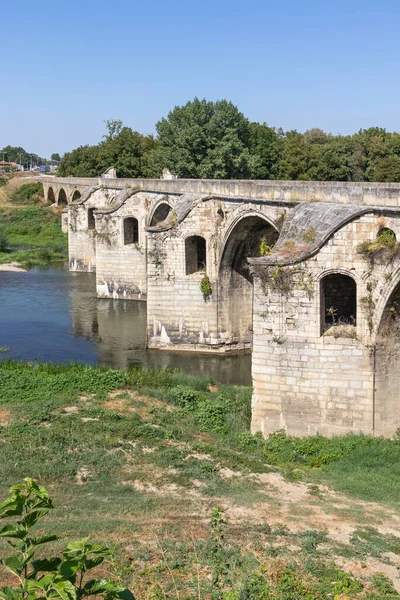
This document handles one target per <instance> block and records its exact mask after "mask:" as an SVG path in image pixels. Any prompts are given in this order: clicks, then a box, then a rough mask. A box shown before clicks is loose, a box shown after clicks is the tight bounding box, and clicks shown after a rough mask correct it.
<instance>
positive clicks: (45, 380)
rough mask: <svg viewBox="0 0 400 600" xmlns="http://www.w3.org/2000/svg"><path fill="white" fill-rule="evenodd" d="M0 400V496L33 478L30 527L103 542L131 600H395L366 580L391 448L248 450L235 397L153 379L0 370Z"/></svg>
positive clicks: (242, 396) (111, 569)
mask: <svg viewBox="0 0 400 600" xmlns="http://www.w3.org/2000/svg"><path fill="white" fill-rule="evenodd" d="M0 397H1V399H2V406H1V411H0V427H1V438H2V441H3V443H2V461H1V463H0V494H1V495H4V494H5V493H6V488H7V487H8V486H10V485H11V484H13V483H15V482H16V481H19V480H20V479H22V478H23V477H26V476H32V477H37V478H38V479H39V480H40V481H42V482H44V483H45V484H46V486H47V487H48V488H49V490H50V491H51V495H52V497H53V498H54V501H55V505H56V508H55V509H54V510H52V511H51V512H50V513H49V514H48V515H47V516H46V521H47V522H48V525H47V526H46V529H47V530H49V531H50V532H51V533H54V534H57V535H60V534H61V535H62V536H67V537H68V538H77V537H79V538H82V537H85V536H89V535H90V537H91V538H95V541H96V544H104V543H108V544H109V549H110V550H111V554H110V556H109V557H108V560H109V562H108V563H107V568H106V573H107V576H108V577H109V576H110V575H111V576H113V577H114V578H116V579H117V580H119V581H120V582H121V584H124V585H126V586H127V587H129V588H130V589H132V591H133V592H134V593H135V596H136V597H137V598H138V599H139V600H141V599H143V600H144V599H146V600H147V599H149V598H181V599H183V598H199V597H200V598H204V599H211V598H221V599H224V600H236V599H242V598H245V599H247V600H250V599H251V600H264V599H265V598H272V599H276V600H278V599H282V600H289V599H290V600H292V599H293V598H309V599H310V600H322V599H323V598H333V597H334V596H335V594H336V596H337V597H343V598H345V597H347V598H360V599H361V598H363V599H364V600H372V599H375V600H376V599H379V598H399V597H400V596H399V594H398V593H397V592H396V591H395V590H394V588H393V586H392V584H391V582H390V581H389V580H388V579H387V577H384V576H383V575H378V574H376V570H377V567H376V565H377V564H379V565H380V568H378V570H381V569H383V568H394V567H393V565H394V564H395V560H394V557H395V556H396V555H398V554H399V553H400V538H399V537H397V536H396V535H394V534H393V533H380V532H379V530H378V528H380V527H381V525H382V527H385V523H386V521H387V522H389V521H390V519H391V518H392V517H391V515H392V514H393V513H396V514H397V512H398V510H399V509H400V503H399V498H400V477H399V465H400V444H399V440H398V439H397V438H395V439H393V440H387V439H383V438H372V437H369V436H361V435H347V436H342V437H335V438H324V437H322V436H314V437H311V438H307V439H299V438H290V437H288V436H286V435H285V433H284V432H283V431H281V432H278V433H276V434H274V435H271V436H270V437H269V438H268V439H267V440H264V439H263V438H262V437H261V436H258V435H256V436H254V435H251V434H250V433H249V423H250V403H251V389H250V388H241V387H233V386H220V385H218V384H216V383H215V382H213V381H211V380H210V379H207V378H201V377H189V376H186V375H183V374H181V373H179V372H176V371H169V370H167V371H152V370H141V369H134V370H130V371H119V370H112V369H108V368H107V369H106V368H100V367H89V366H87V365H70V366H63V365H43V364H34V363H33V364H32V363H30V364H28V363H15V362H11V361H10V362H8V361H2V362H0ZM282 475H285V477H286V479H285V478H284V477H283V476H282ZM273 482H275V483H273ZM291 482H297V483H295V484H294V483H291ZM326 484H328V485H329V486H331V488H328V487H326ZM332 488H334V489H335V490H336V491H333V490H332ZM299 490H300V492H301V494H300V496H298V494H299ZM343 493H345V494H347V495H343ZM293 494H294V495H293ZM296 494H297V496H296ZM364 500H365V501H367V503H364V502H363V501H364ZM374 501H375V502H380V504H379V505H374V504H372V503H373V502H374ZM218 505H219V506H222V507H223V510H221V509H220V508H217V509H215V507H216V506H218ZM213 509H214V510H213ZM210 514H212V517H211V527H210V524H209V523H210ZM316 515H318V516H316ZM341 523H343V526H344V528H345V531H346V532H347V533H346V537H345V538H344V539H342V540H340V541H339V540H338V539H337V529H336V528H337V527H338V526H339V524H341ZM371 523H373V527H371ZM330 528H332V533H333V535H332V536H331V533H330ZM388 528H389V529H390V526H389V525H388ZM349 531H350V536H349V537H347V534H348V532H349ZM2 539H3V538H1V536H0V540H2ZM64 545H65V544H64V542H63V541H61V540H55V542H54V552H55V553H58V554H59V553H60V551H61V550H62V548H63V547H64ZM6 552H7V555H8V554H9V548H7V550H6V544H5V543H4V542H3V541H0V554H1V555H2V556H3V557H4V556H5V555H6ZM44 554H45V555H46V553H44ZM327 556H330V557H331V559H329V560H328V559H327ZM333 557H338V558H341V560H342V561H343V563H344V566H345V568H344V570H342V569H341V568H339V567H338V566H336V565H335V564H334V562H333V560H332V558H333ZM372 563H373V564H374V565H375V566H374V567H373V568H372V567H371V565H372ZM360 564H363V565H364V568H361V567H359V565H360ZM348 569H351V570H352V571H354V572H356V575H355V576H353V575H350V574H349V573H348V572H346V570H348ZM100 570H101V566H100ZM374 573H375V574H374ZM100 574H101V575H104V574H105V572H104V571H101V573H100ZM3 581H4V580H3ZM340 594H343V596H340Z"/></svg>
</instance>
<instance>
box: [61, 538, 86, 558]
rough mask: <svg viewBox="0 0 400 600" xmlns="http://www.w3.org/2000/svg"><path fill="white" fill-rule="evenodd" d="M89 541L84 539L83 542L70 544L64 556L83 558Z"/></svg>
mask: <svg viewBox="0 0 400 600" xmlns="http://www.w3.org/2000/svg"><path fill="white" fill-rule="evenodd" d="M87 541H88V538H84V539H83V540H75V541H73V542H68V544H67V546H66V548H65V550H64V552H63V554H64V556H65V557H67V558H70V557H73V558H75V557H77V556H82V554H83V553H84V552H85V545H86V543H87Z"/></svg>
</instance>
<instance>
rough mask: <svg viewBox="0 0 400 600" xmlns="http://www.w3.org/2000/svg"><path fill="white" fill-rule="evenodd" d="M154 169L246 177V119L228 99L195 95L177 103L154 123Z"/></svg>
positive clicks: (249, 161) (248, 162)
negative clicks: (189, 99)
mask: <svg viewBox="0 0 400 600" xmlns="http://www.w3.org/2000/svg"><path fill="white" fill-rule="evenodd" d="M156 128H157V133H158V145H157V149H156V151H155V152H154V153H153V156H152V158H151V162H152V165H153V169H154V171H155V172H158V173H161V172H162V170H163V168H165V167H167V168H168V169H170V170H171V171H172V172H173V173H176V174H177V175H178V176H179V177H195V178H205V179H208V178H217V179H232V178H244V179H246V178H250V177H251V174H252V171H253V163H254V159H253V157H252V155H251V153H250V149H249V147H250V138H251V128H250V123H249V121H248V120H247V119H246V118H245V116H244V115H243V114H242V113H241V112H239V110H238V109H237V108H236V106H234V105H233V104H232V103H231V102H227V101H226V100H221V101H218V102H207V101H206V100H199V99H198V98H195V99H194V100H193V102H188V103H187V104H185V106H181V107H180V106H177V107H175V108H174V110H172V111H171V112H170V113H169V115H168V118H167V119H162V120H161V121H159V122H158V123H157V125H156Z"/></svg>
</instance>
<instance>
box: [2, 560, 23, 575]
mask: <svg viewBox="0 0 400 600" xmlns="http://www.w3.org/2000/svg"><path fill="white" fill-rule="evenodd" d="M1 564H2V565H3V566H4V567H6V569H8V570H9V571H11V573H14V575H20V574H21V573H22V570H23V568H24V562H23V560H22V558H21V557H19V556H8V557H7V558H4V559H3V560H2V561H1Z"/></svg>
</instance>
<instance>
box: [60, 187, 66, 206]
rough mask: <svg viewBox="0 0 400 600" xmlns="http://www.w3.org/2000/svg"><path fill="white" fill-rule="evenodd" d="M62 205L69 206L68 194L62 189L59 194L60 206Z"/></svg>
mask: <svg viewBox="0 0 400 600" xmlns="http://www.w3.org/2000/svg"><path fill="white" fill-rule="evenodd" d="M60 204H63V205H67V204H68V200H67V194H66V193H65V190H64V189H63V188H61V190H60V191H59V192H58V205H60Z"/></svg>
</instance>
